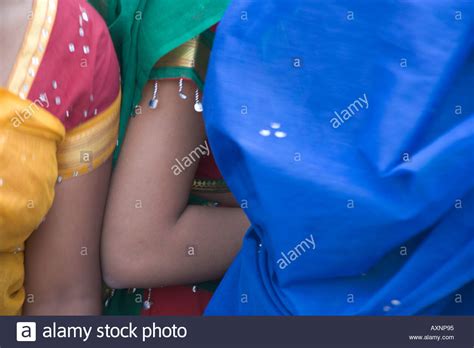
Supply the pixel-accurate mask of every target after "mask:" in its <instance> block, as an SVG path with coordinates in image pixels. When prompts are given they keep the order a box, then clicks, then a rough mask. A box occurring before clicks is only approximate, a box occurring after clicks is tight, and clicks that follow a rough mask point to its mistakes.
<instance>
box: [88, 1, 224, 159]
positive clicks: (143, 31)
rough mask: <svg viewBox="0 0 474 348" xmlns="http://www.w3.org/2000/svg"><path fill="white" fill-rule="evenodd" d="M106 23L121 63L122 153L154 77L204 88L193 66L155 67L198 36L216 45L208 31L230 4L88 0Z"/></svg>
mask: <svg viewBox="0 0 474 348" xmlns="http://www.w3.org/2000/svg"><path fill="white" fill-rule="evenodd" d="M89 2H90V3H91V4H92V5H93V6H94V7H95V8H96V9H97V10H98V11H99V12H100V13H101V14H102V16H103V17H104V19H105V20H106V22H107V24H108V26H109V29H110V34H111V36H112V40H113V41H114V45H115V48H116V51H117V55H118V58H119V61H120V66H121V69H122V71H121V74H122V95H123V99H122V107H121V113H120V130H119V142H118V146H117V150H116V151H115V156H114V159H116V158H117V156H118V153H119V151H120V146H121V144H122V140H123V137H124V135H125V131H126V129H127V124H128V120H129V118H130V117H131V116H132V115H133V114H134V109H135V106H136V105H138V103H139V102H140V99H141V96H142V91H143V87H144V86H145V84H146V83H147V81H148V80H150V79H153V78H180V77H184V78H190V79H193V80H194V82H195V83H196V84H197V85H198V86H199V87H202V85H203V81H202V77H201V76H199V74H198V73H197V72H196V71H195V69H192V68H189V67H163V68H161V69H153V67H154V65H155V64H156V63H157V62H158V60H160V59H161V58H162V57H164V56H165V55H166V54H168V53H170V52H171V51H172V50H174V49H175V48H177V47H178V46H180V45H182V44H184V43H185V42H187V41H189V40H191V39H193V38H195V37H197V36H198V35H200V34H202V35H200V38H199V40H200V42H202V43H203V44H204V45H210V44H211V43H212V34H211V33H210V32H209V31H206V30H207V29H208V28H210V27H211V26H213V25H214V24H216V23H217V22H219V20H220V19H221V18H222V16H223V14H224V11H225V9H226V8H227V6H228V4H229V2H230V0H199V1H198V0H89Z"/></svg>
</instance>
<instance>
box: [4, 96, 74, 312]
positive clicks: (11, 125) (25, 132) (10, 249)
mask: <svg viewBox="0 0 474 348" xmlns="http://www.w3.org/2000/svg"><path fill="white" fill-rule="evenodd" d="M0 105H1V108H0V315H15V314H19V313H20V312H21V306H22V304H23V301H24V296H25V293H24V289H23V279H24V266H23V250H24V243H25V241H26V239H27V238H28V237H29V236H30V234H31V233H32V232H33V231H34V230H35V229H36V228H37V227H38V226H39V224H40V223H41V221H42V219H43V217H44V216H45V215H46V213H47V212H48V210H49V208H50V207H51V204H52V202H53V199H54V185H55V183H56V180H57V175H58V169H57V168H58V166H57V159H56V152H57V144H59V143H60V142H61V141H62V140H63V139H64V136H65V129H64V126H63V125H62V124H61V122H60V121H59V120H58V119H57V118H55V117H54V116H52V115H51V114H50V113H48V112H47V111H46V110H44V109H43V108H41V107H40V105H39V103H34V102H31V101H28V100H22V99H20V98H19V97H17V96H16V95H14V94H12V93H10V92H9V91H7V90H5V89H1V88H0Z"/></svg>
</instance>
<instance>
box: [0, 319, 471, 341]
mask: <svg viewBox="0 0 474 348" xmlns="http://www.w3.org/2000/svg"><path fill="white" fill-rule="evenodd" d="M25 345H26V346H32V347H48V348H49V347H64V346H66V345H67V346H68V347H79V346H80V347H84V346H85V347H114V348H116V347H139V346H149V345H159V346H164V347H203V348H204V347H246V348H247V347H291V348H296V347H322V348H346V347H351V348H354V347H361V348H362V347H363V348H372V347H373V348H375V347H377V348H385V347H386V348H392V347H393V348H405V347H407V348H409V347H414V348H418V347H419V348H424V347H429V348H436V347H440V348H444V347H445V348H457V347H459V348H465V347H474V317H200V318H184V317H104V316H102V317H0V348H13V347H24V346H25Z"/></svg>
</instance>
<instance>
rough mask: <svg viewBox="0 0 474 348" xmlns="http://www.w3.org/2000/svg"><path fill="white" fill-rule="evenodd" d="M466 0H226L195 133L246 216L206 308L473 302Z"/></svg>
mask: <svg viewBox="0 0 474 348" xmlns="http://www.w3.org/2000/svg"><path fill="white" fill-rule="evenodd" d="M473 21H474V3H472V2H469V1H454V0H447V1H442V2H436V1H424V2H421V1H415V0H408V1H403V2H393V1H385V0H383V1H378V2H377V3H375V2H366V1H353V0H341V1H338V2H337V3H336V2H335V1H326V2H314V1H310V0H294V1H283V0H276V1H272V2H264V1H257V0H250V1H249V0H235V1H233V2H232V4H231V6H230V8H229V9H228V10H227V12H226V14H225V16H224V18H223V19H222V20H221V23H220V26H219V30H218V31H217V34H216V38H215V41H214V46H213V52H212V56H211V61H210V65H209V67H208V74H207V77H206V88H205V93H204V96H205V98H204V104H205V105H204V109H205V110H206V113H205V115H204V116H205V121H206V127H207V134H208V137H209V142H210V145H211V148H212V150H213V152H214V155H215V158H216V162H217V164H218V166H219V168H220V170H221V172H222V174H223V177H224V179H225V181H226V182H227V184H228V186H229V187H230V189H231V190H232V192H233V193H234V195H235V196H236V198H237V199H238V200H240V201H242V202H245V205H246V207H247V208H246V209H245V211H246V213H247V214H248V216H249V218H250V220H251V222H252V227H251V228H250V230H249V231H248V233H247V235H246V237H245V240H244V243H243V247H242V250H241V252H240V254H239V255H238V257H237V258H236V260H235V261H234V263H233V264H232V266H231V267H230V269H229V271H228V272H227V274H226V276H225V278H224V279H223V281H222V282H221V285H220V286H219V288H218V289H217V292H216V293H215V295H214V297H213V299H212V300H211V303H210V305H209V307H208V309H207V314H209V315H281V314H293V315H308V314H309V315H412V314H471V315H472V314H474V299H473V296H474V292H473V279H474V176H473V175H472V169H473V168H474V155H473V154H474V98H473V97H472V96H473V91H474V49H473V40H472V38H473V37H474V22H473Z"/></svg>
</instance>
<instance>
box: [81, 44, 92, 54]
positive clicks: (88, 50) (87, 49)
mask: <svg viewBox="0 0 474 348" xmlns="http://www.w3.org/2000/svg"><path fill="white" fill-rule="evenodd" d="M82 49H83V51H84V54H89V52H90V48H89V46H87V45H84V47H82Z"/></svg>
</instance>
